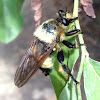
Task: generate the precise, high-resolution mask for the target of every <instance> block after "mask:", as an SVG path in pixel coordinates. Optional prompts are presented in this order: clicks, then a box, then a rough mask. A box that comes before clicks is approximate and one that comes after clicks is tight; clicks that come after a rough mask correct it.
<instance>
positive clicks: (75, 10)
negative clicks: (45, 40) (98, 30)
mask: <svg viewBox="0 0 100 100" xmlns="http://www.w3.org/2000/svg"><path fill="white" fill-rule="evenodd" d="M78 6H79V0H74V9H73V16H74V17H78ZM75 24H76V28H77V29H81V28H80V24H79V20H77V21H76V22H75ZM78 38H79V42H80V44H84V40H83V34H79V35H78ZM86 54H88V52H87V50H86V47H85V46H81V62H80V67H79V71H78V75H77V81H79V82H80V80H81V76H82V71H83V64H84V59H85V55H86ZM77 91H78V100H82V96H81V89H80V85H78V87H77Z"/></svg>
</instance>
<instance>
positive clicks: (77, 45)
mask: <svg viewBox="0 0 100 100" xmlns="http://www.w3.org/2000/svg"><path fill="white" fill-rule="evenodd" d="M62 43H63V44H64V45H65V46H67V47H68V48H78V47H79V46H85V44H72V43H70V42H69V41H66V40H63V41H62Z"/></svg>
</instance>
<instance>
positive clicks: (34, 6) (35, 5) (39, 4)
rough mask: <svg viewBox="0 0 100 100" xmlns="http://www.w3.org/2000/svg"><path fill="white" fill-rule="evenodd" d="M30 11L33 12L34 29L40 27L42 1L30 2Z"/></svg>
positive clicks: (34, 0) (33, 0) (32, 0)
mask: <svg viewBox="0 0 100 100" xmlns="http://www.w3.org/2000/svg"><path fill="white" fill-rule="evenodd" d="M31 5H32V10H34V11H35V14H34V20H35V21H36V25H35V27H37V26H38V25H40V20H41V17H42V0H31Z"/></svg>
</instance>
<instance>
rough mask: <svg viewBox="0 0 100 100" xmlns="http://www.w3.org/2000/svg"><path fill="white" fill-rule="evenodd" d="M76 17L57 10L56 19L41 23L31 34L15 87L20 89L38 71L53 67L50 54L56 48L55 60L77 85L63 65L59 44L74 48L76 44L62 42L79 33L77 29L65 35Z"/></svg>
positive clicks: (17, 72) (15, 80) (18, 69)
mask: <svg viewBox="0 0 100 100" xmlns="http://www.w3.org/2000/svg"><path fill="white" fill-rule="evenodd" d="M77 19H78V17H75V18H73V17H69V16H68V12H64V11H63V10H59V11H58V14H57V19H49V20H47V21H45V22H43V23H42V24H41V25H40V26H38V28H37V29H36V30H35V32H34V33H33V41H32V43H31V45H30V46H29V48H28V49H27V51H26V54H25V55H24V57H23V58H22V62H21V64H20V66H19V67H18V68H17V70H16V74H15V79H14V82H15V85H16V86H18V87H22V86H23V85H24V84H25V83H26V82H27V81H28V80H29V79H30V78H31V77H32V75H34V73H35V72H36V71H37V70H38V69H39V68H42V69H50V68H51V67H52V66H53V65H52V63H50V62H51V61H52V57H51V55H50V54H51V52H53V49H54V48H56V49H57V51H58V54H57V59H58V62H59V63H60V64H61V65H62V68H63V70H64V71H65V72H67V73H68V74H69V76H71V78H72V79H73V81H74V82H75V83H76V84H78V82H77V81H76V80H75V79H74V77H73V75H72V74H71V71H70V70H69V69H68V67H67V66H66V65H65V64H64V63H63V62H64V55H63V50H62V48H61V46H60V43H59V42H62V43H63V44H64V45H65V46H67V47H68V48H76V47H77V45H76V44H71V43H70V42H68V41H66V40H64V39H65V37H66V36H75V35H77V34H78V33H80V30H79V29H75V30H72V31H70V32H67V33H66V29H68V26H69V24H71V23H73V22H75V20H77Z"/></svg>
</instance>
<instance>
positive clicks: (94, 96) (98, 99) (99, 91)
mask: <svg viewBox="0 0 100 100" xmlns="http://www.w3.org/2000/svg"><path fill="white" fill-rule="evenodd" d="M84 88H85V93H86V97H87V100H100V62H97V61H95V60H92V59H91V58H89V59H85V62H84Z"/></svg>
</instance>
